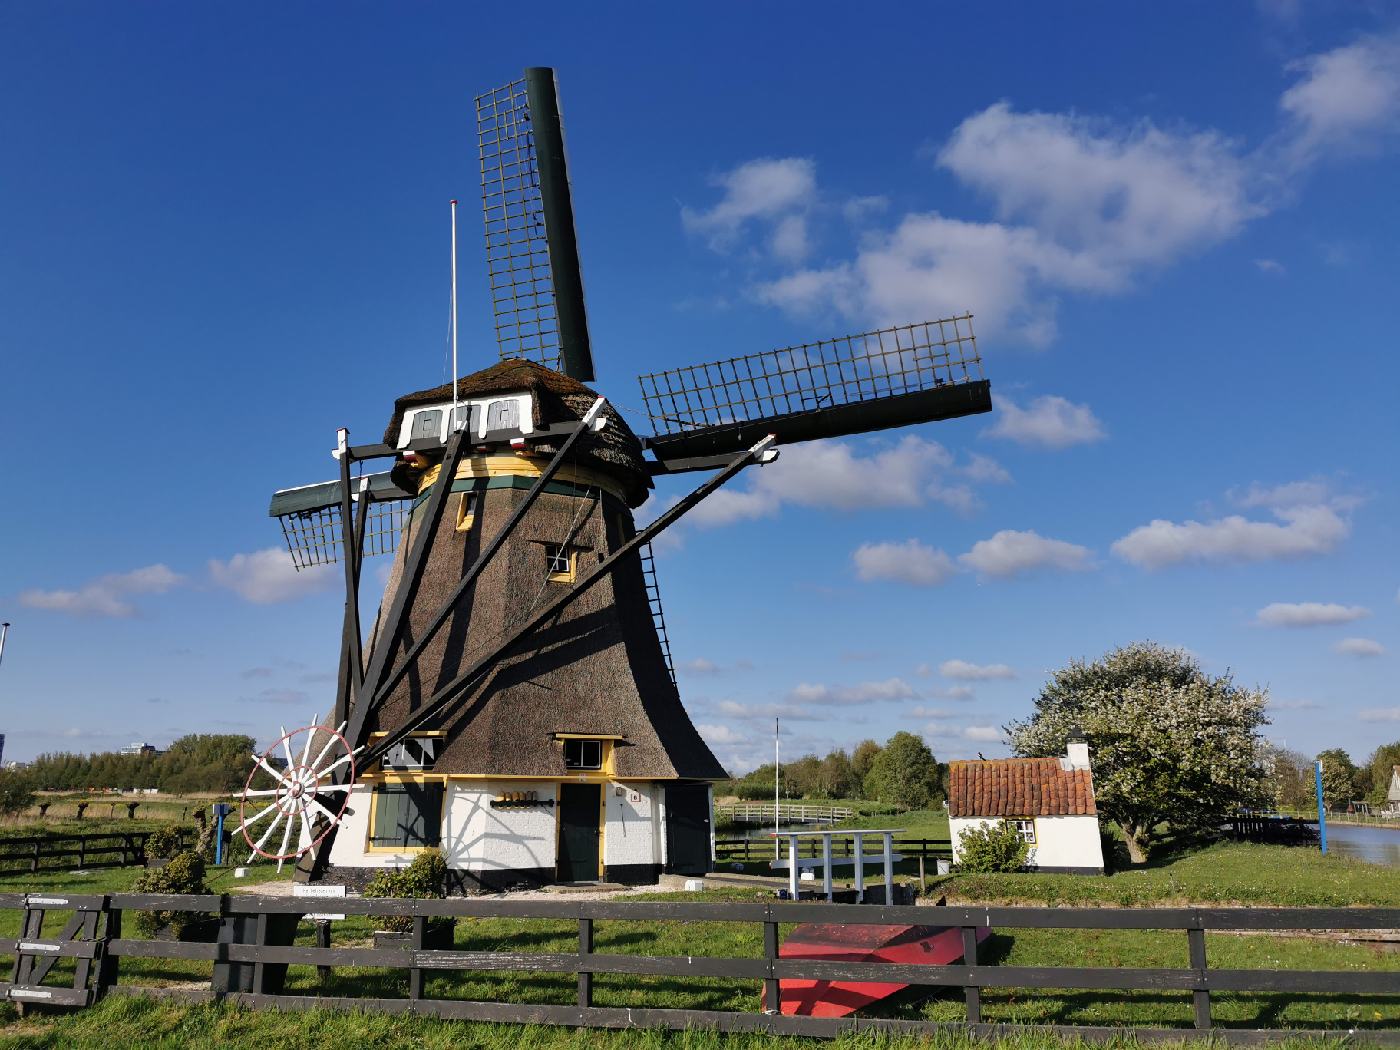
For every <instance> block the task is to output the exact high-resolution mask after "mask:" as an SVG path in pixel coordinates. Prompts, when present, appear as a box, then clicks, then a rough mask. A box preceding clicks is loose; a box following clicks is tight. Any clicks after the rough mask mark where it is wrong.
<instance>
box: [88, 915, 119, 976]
mask: <svg viewBox="0 0 1400 1050" xmlns="http://www.w3.org/2000/svg"><path fill="white" fill-rule="evenodd" d="M103 906H104V908H105V909H106V911H107V925H106V926H104V927H103V930H102V949H101V951H102V955H101V957H100V958H101V961H100V962H98V964H97V987H96V988H95V989H93V991H94V993H95V995H94V998H97V999H101V998H102V997H103V996H104V995H106V994H107V989H108V988H111V987H113V986H115V985H116V983H117V976H118V973H117V971H118V967H119V964H120V962H121V957H120V956H118V955H113V954H112V942H113V941H115V940H117V939H118V938H119V937H121V935H122V910H121V909H120V908H113V907H112V906H111V903H110V901H109V902H107V903H106V904H104V905H103Z"/></svg>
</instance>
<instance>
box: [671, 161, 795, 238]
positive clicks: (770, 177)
mask: <svg viewBox="0 0 1400 1050" xmlns="http://www.w3.org/2000/svg"><path fill="white" fill-rule="evenodd" d="M711 181H712V183H713V184H714V185H716V186H718V187H719V188H720V189H721V191H722V193H721V196H720V199H719V201H718V202H717V203H715V204H714V205H713V206H712V207H710V208H706V209H701V210H695V209H692V208H682V209H681V222H682V224H683V225H684V226H685V228H686V229H687V230H688V231H690V232H691V233H694V234H697V235H699V236H702V237H704V238H705V239H706V240H707V241H708V242H709V245H710V247H711V248H714V249H715V250H717V251H728V250H730V249H732V248H733V247H734V246H735V244H736V243H738V241H739V240H740V238H741V236H742V235H743V234H744V233H745V232H746V231H748V230H749V229H750V228H752V227H754V226H756V225H757V226H760V227H763V228H764V229H766V230H767V235H768V238H769V248H770V250H771V251H772V252H773V254H774V255H776V256H777V257H778V258H780V259H783V260H786V261H789V262H796V261H797V260H800V259H801V258H802V257H803V256H805V255H806V254H807V248H808V245H807V223H806V217H805V212H806V211H807V209H808V208H810V207H811V206H812V204H813V203H814V202H815V200H816V193H817V181H816V166H815V165H814V164H813V163H812V161H811V160H809V159H807V158H804V157H780V158H773V157H765V158H762V159H759V160H751V161H749V162H748V163H746V164H740V165H739V166H738V167H737V168H734V169H733V170H731V171H727V172H725V173H723V174H721V175H717V176H715V177H714V178H713V179H712V180H711Z"/></svg>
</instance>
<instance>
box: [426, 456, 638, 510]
mask: <svg viewBox="0 0 1400 1050" xmlns="http://www.w3.org/2000/svg"><path fill="white" fill-rule="evenodd" d="M551 458H552V457H550V456H548V455H541V456H539V457H534V456H518V455H513V454H510V453H493V454H491V455H489V456H470V457H467V458H464V459H463V460H462V462H461V463H459V464H457V478H458V479H459V480H460V479H464V478H505V477H526V478H537V477H539V476H540V475H541V474H543V473H544V468H545V467H546V466H547V465H548V464H549V460H550V459H551ZM440 473H442V464H441V463H435V464H433V466H431V467H429V468H428V469H427V470H425V471H424V472H423V476H422V477H421V478H419V479H418V491H419V493H420V494H421V493H423V492H426V491H427V489H428V487H429V486H431V485H432V484H433V482H435V481H437V479H438V475H439V474H440ZM554 477H555V478H556V479H557V480H559V481H567V482H571V483H572V484H575V485H582V486H592V487H594V488H600V489H602V490H603V491H604V492H608V493H611V494H612V495H614V496H616V497H617V498H618V499H620V500H622V502H623V503H626V502H627V496H626V494H625V493H624V491H623V488H622V486H621V485H620V484H619V483H618V482H617V481H616V480H615V479H613V478H611V477H609V476H608V475H606V474H604V473H602V472H601V471H597V470H592V469H590V468H588V467H581V466H576V465H574V464H572V463H566V464H564V465H563V466H561V467H560V468H559V470H558V471H557V472H555V475H554Z"/></svg>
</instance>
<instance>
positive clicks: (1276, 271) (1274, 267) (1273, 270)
mask: <svg viewBox="0 0 1400 1050" xmlns="http://www.w3.org/2000/svg"><path fill="white" fill-rule="evenodd" d="M1254 266H1255V268H1256V269H1258V271H1259V272H1260V273H1267V274H1273V275H1274V276H1276V277H1282V276H1283V275H1284V274H1286V273H1287V272H1288V270H1287V269H1286V268H1285V267H1284V265H1283V263H1281V262H1279V261H1278V260H1277V259H1255V260H1254Z"/></svg>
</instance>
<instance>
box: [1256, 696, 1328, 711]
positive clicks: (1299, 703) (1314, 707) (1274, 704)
mask: <svg viewBox="0 0 1400 1050" xmlns="http://www.w3.org/2000/svg"><path fill="white" fill-rule="evenodd" d="M1269 706H1270V707H1271V708H1273V709H1274V710H1276V711H1318V710H1321V708H1322V705H1321V704H1319V703H1318V702H1317V701H1316V700H1275V699H1274V698H1273V697H1270V698H1269Z"/></svg>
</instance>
